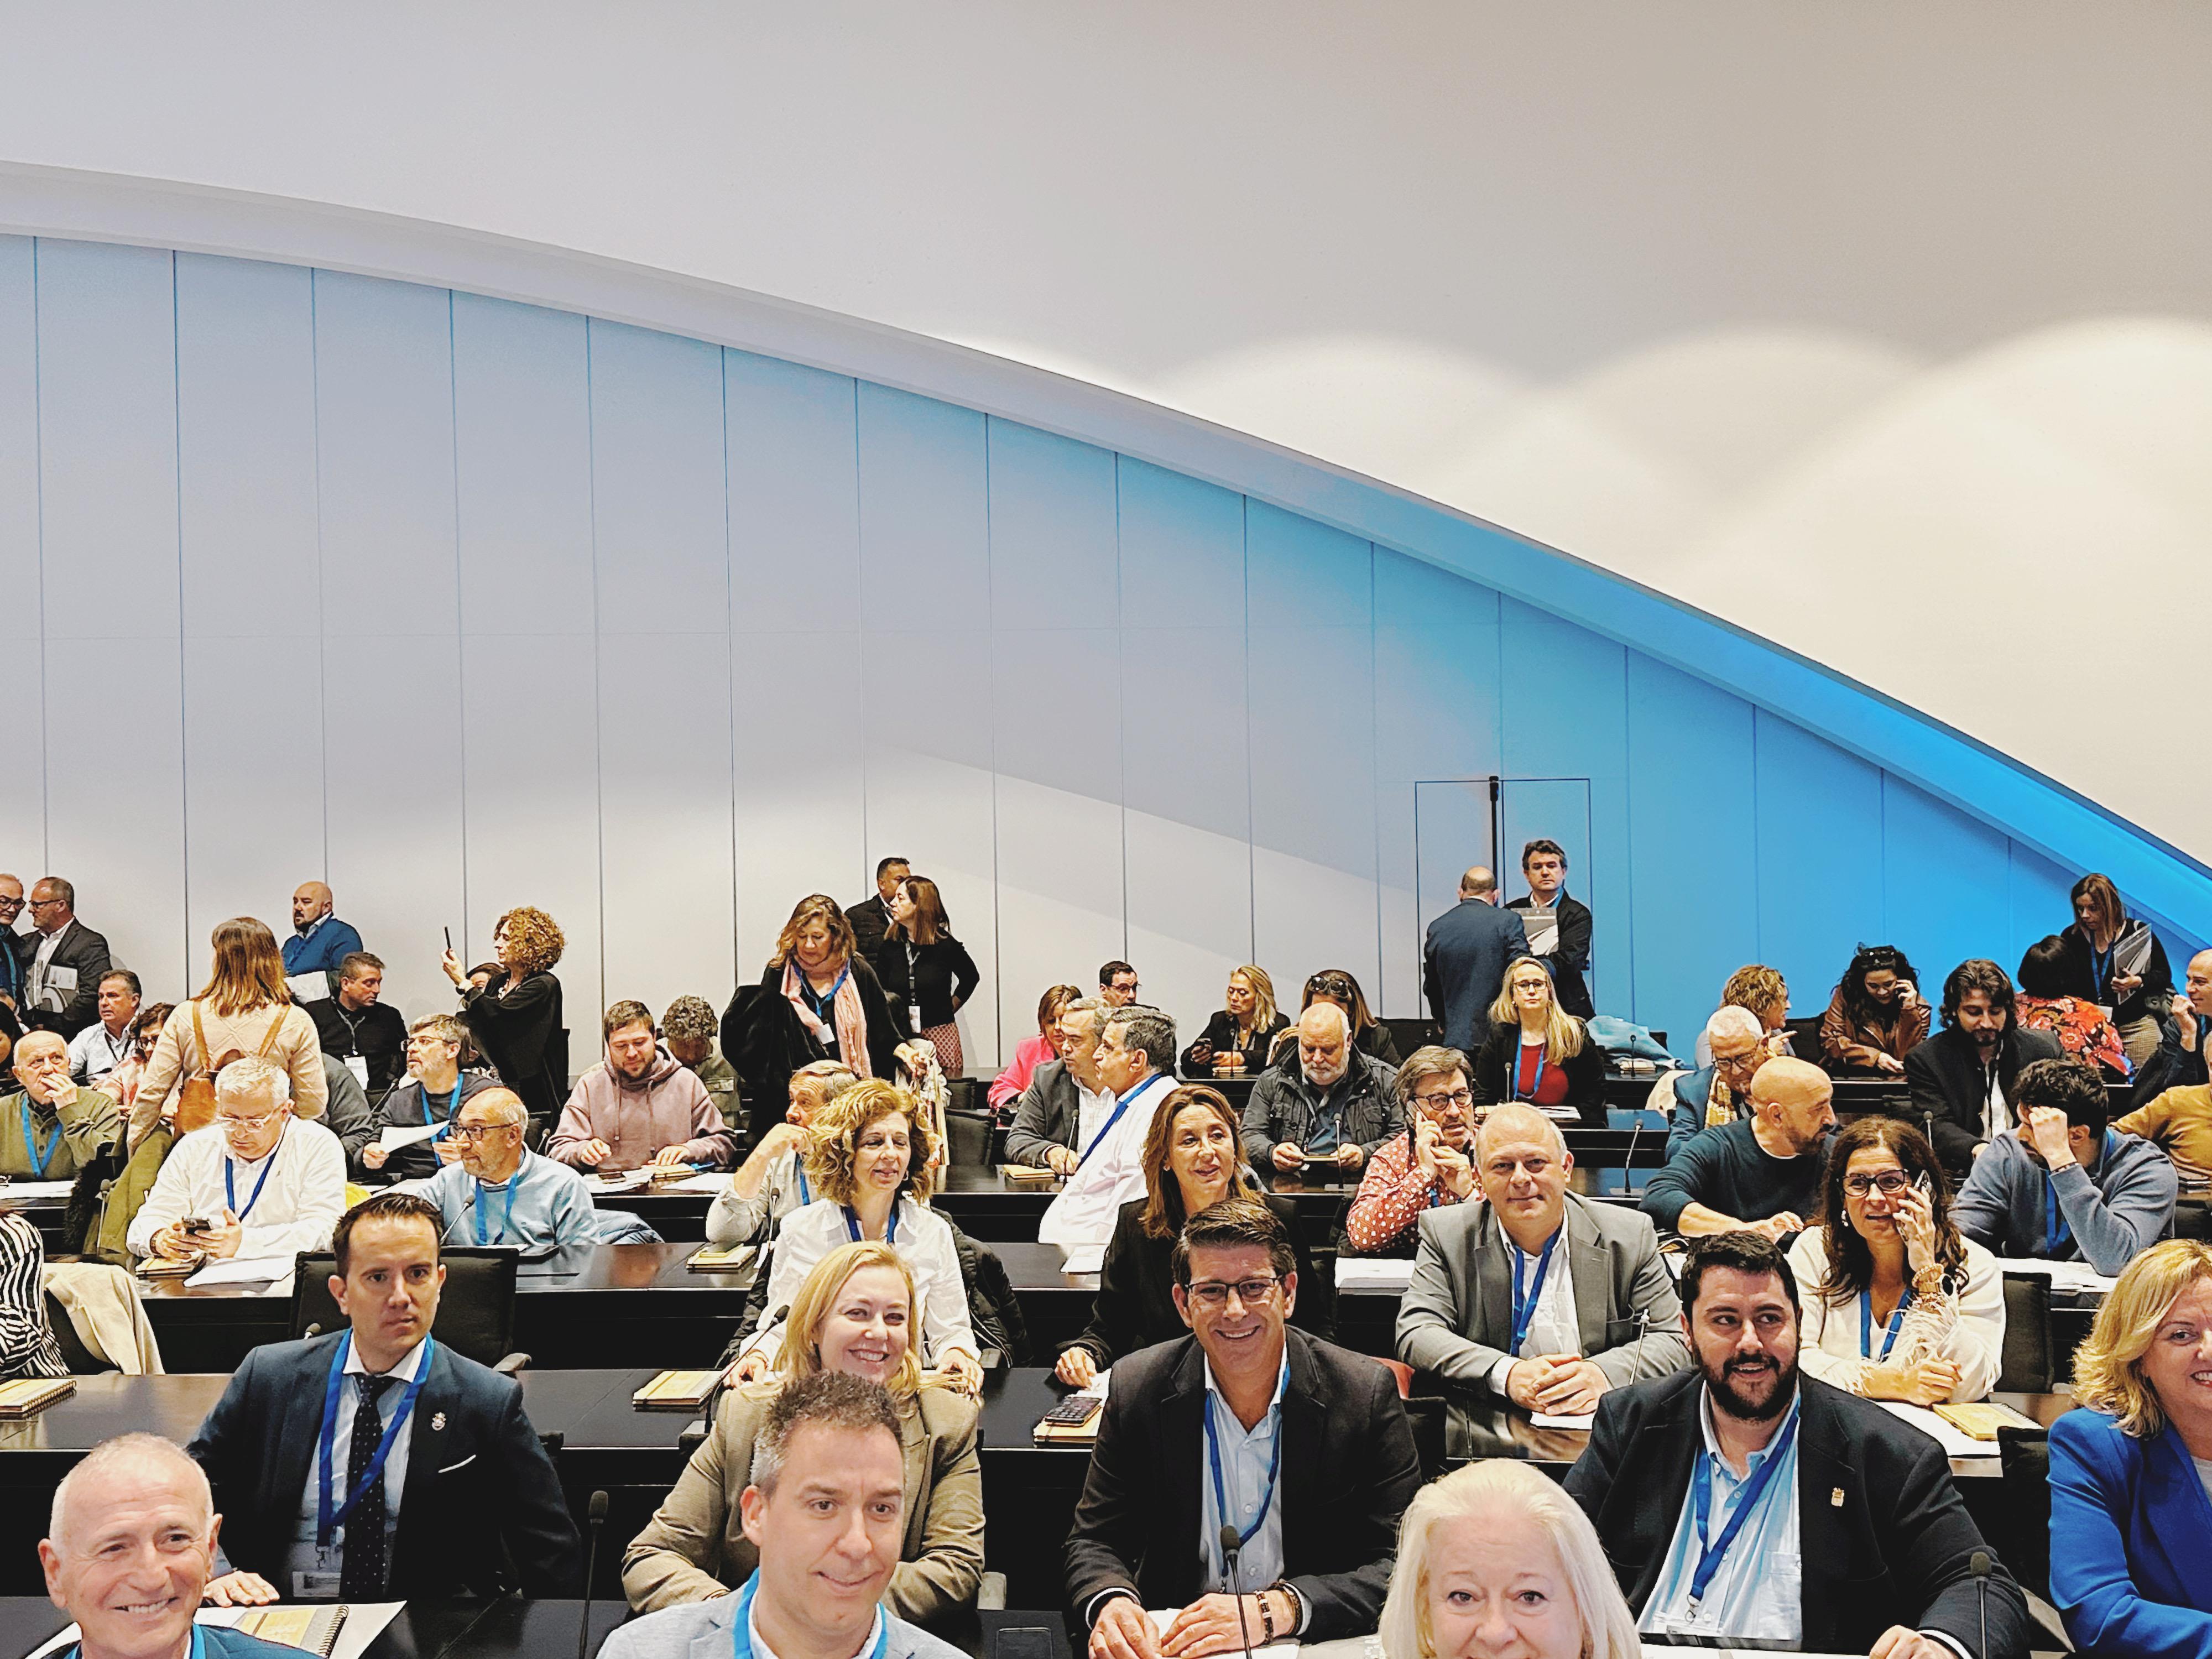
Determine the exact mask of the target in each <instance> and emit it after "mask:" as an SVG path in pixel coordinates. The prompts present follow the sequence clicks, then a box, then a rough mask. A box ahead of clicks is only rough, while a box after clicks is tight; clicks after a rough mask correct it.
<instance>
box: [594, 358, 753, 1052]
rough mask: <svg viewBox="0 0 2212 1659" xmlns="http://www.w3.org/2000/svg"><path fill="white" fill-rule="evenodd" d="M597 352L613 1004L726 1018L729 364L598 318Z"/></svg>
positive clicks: (603, 876)
mask: <svg viewBox="0 0 2212 1659" xmlns="http://www.w3.org/2000/svg"><path fill="white" fill-rule="evenodd" d="M591 348H592V351H591V362H592V501H593V506H592V522H593V526H594V543H595V545H596V548H597V554H596V558H597V561H598V568H599V829H600V847H601V862H600V871H599V880H600V894H601V905H602V926H603V927H604V928H605V945H604V956H605V981H606V982H605V997H606V1000H609V1001H612V1000H617V999H619V998H623V997H635V998H637V999H639V1000H641V1001H643V1002H645V1003H647V1004H648V1005H649V1006H652V1007H653V1009H654V1010H655V1012H658V1011H659V1010H660V1009H662V1008H665V1006H667V1005H668V1003H669V1002H670V1000H672V999H673V998H675V997H678V996H680V995H683V994H685V993H692V994H697V995H700V996H703V997H705V998H706V999H707V1000H708V1001H710V1002H714V1003H716V1004H717V1005H718V1006H719V1004H720V1002H721V1001H722V1000H726V996H727V994H728V989H729V985H730V981H731V975H732V971H733V968H734V963H735V960H736V951H735V937H734V935H735V927H736V914H735V906H736V884H735V883H736V878H735V867H734V854H733V850H732V836H733V828H732V819H731V800H730V796H731V789H730V710H731V705H730V695H731V686H730V645H729V635H728V622H727V619H728V617H729V604H730V587H729V559H728V539H727V510H728V509H727V505H726V492H725V489H724V483H723V465H724V456H723V435H722V362H721V353H720V351H719V350H718V349H715V348H714V347H712V346H707V345H702V344H701V343H698V342H697V341H694V340H679V339H677V338H675V337H673V336H671V335H665V334H651V333H647V332H645V331H642V330H639V329H631V328H623V327H619V326H613V325H606V324H602V323H598V322H594V323H593V324H592V327H591ZM593 1012H597V1011H596V1010H595V1011H593ZM581 1020H582V1015H581V1014H580V1013H579V1014H578V1015H576V1016H575V1017H574V1018H572V1019H571V1020H570V1022H569V1023H570V1025H571V1026H572V1028H574V1029H575V1030H578V1031H583V1030H585V1027H584V1025H583V1024H581ZM592 1030H594V1031H596V1021H593V1022H592ZM595 1046H596V1038H595V1037H594V1038H593V1039H592V1041H588V1042H584V1043H583V1045H582V1047H581V1048H580V1049H578V1050H577V1052H578V1053H585V1052H589V1051H590V1050H591V1049H592V1048H593V1047H595Z"/></svg>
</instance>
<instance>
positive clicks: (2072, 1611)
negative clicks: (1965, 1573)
mask: <svg viewBox="0 0 2212 1659" xmlns="http://www.w3.org/2000/svg"><path fill="white" fill-rule="evenodd" d="M2051 1601H2052V1602H2053V1603H2055V1604H2056V1605H2057V1608H2058V1611H2059V1613H2061V1614H2062V1615H2063V1616H2064V1618H2065V1620H2066V1633H2067V1634H2068V1635H2069V1636H2070V1637H2072V1638H2074V1644H2075V1646H2076V1647H2078V1648H2082V1649H2089V1648H2093V1649H2095V1650H2096V1651H2097V1652H2099V1653H2100V1654H2115V1655H2134V1654H2140V1655H2142V1656H2144V1659H2151V1656H2157V1659H2192V1656H2193V1659H2212V1498H2207V1497H2206V1496H2205V1495H2204V1486H2203V1482H2202V1481H2200V1480H2197V1466H2196V1464H2194V1463H2192V1462H2191V1461H2190V1458H2189V1449H2188V1448H2187V1447H2186V1446H2185V1445H2183V1444H2182V1443H2181V1437H2180V1436H2179V1435H2178V1434H2176V1433H2175V1432H2174V1431H2173V1429H2172V1425H2167V1426H2166V1428H2164V1429H2162V1430H2160V1431H2159V1432H2158V1433H2157V1434H2154V1435H2152V1436H2151V1437H2148V1439H2143V1440H2138V1439H2136V1437H2134V1436H2133V1435H2131V1434H2126V1433H2124V1432H2123V1431H2121V1429H2120V1426H2119V1425H2118V1423H2117V1422H2115V1421H2114V1420H2113V1419H2112V1418H2111V1417H2109V1416H2107V1415H2106V1413H2103V1412H2093V1411H2089V1410H2087V1409H2086V1408H2084V1409H2081V1410H2076V1411H2070V1412H2069V1413H2066V1415H2065V1416H2063V1417H2062V1418H2060V1419H2058V1420H2057V1422H2056V1423H2054V1424H2052V1425H2051Z"/></svg>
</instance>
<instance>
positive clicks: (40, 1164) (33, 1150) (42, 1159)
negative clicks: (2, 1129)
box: [0, 941, 62, 1181]
mask: <svg viewBox="0 0 2212 1659" xmlns="http://www.w3.org/2000/svg"><path fill="white" fill-rule="evenodd" d="M7 948H8V946H7V944H6V942H5V941H0V951H4V950H6V949H7ZM22 1106H23V1145H24V1146H27V1147H28V1148H29V1149H30V1154H31V1163H32V1165H33V1167H34V1168H35V1169H36V1170H38V1172H39V1179H40V1180H41V1181H43V1180H45V1179H46V1165H47V1164H51V1163H52V1162H53V1161H54V1148H55V1147H57V1146H60V1145H61V1144H62V1125H61V1109H60V1108H59V1107H57V1108H55V1109H54V1138H53V1139H52V1140H50V1141H48V1142H47V1143H46V1150H45V1151H44V1152H41V1151H40V1150H39V1130H38V1126H37V1125H36V1124H34V1123H33V1122H32V1121H31V1091H29V1090H28V1089H26V1090H25V1091H23V1101H22Z"/></svg>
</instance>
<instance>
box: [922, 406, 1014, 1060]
mask: <svg viewBox="0 0 2212 1659" xmlns="http://www.w3.org/2000/svg"><path fill="white" fill-rule="evenodd" d="M991 427H992V420H991V417H990V416H988V415H986V416H984V417H983V637H984V639H985V640H986V641H996V640H997V639H998V637H999V593H998V587H999V565H998V560H997V557H996V556H995V550H994V547H993V545H992V537H993V534H994V531H995V529H996V527H997V521H996V519H995V517H994V514H993V513H992V511H991ZM998 656H999V653H997V652H996V651H995V650H994V651H991V652H990V653H989V659H990V666H989V668H988V669H987V670H986V672H987V673H988V674H989V676H990V681H989V683H987V684H986V685H985V686H984V688H983V708H984V717H985V719H986V720H987V721H988V722H989V726H988V732H989V736H988V738H987V741H988V743H989V744H990V750H991V1042H992V1045H993V1051H994V1053H995V1052H998V1047H997V1045H998V1042H999V1037H1000V1033H1001V1032H1002V1030H1004V1027H1003V1025H1002V1024H1001V1023H1000V1018H999V1016H1000V1011H1001V1007H1000V1006H1001V1004H1003V1003H1004V1001H1005V1000H1006V973H1005V971H1004V970H1005V965H1006V958H1005V957H1004V956H1003V955H1002V954H1001V949H1002V946H1001V941H1000V934H999V921H1000V905H999V867H1000V863H999V699H998V695H997V691H998V686H997V681H998V675H999V662H998ZM917 1000H919V999H917ZM915 1036H921V1032H919V1031H917V1032H915ZM961 1059H962V1060H963V1061H965V1060H966V1059H967V1055H966V1054H964V1053H963V1054H962V1055H961Z"/></svg>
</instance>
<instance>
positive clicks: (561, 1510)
mask: <svg viewBox="0 0 2212 1659" xmlns="http://www.w3.org/2000/svg"><path fill="white" fill-rule="evenodd" d="M442 1225H443V1224H442V1221H441V1218H440V1216H439V1213H438V1210H437V1206H435V1205H433V1204H431V1203H429V1202H428V1200H424V1199H422V1198H418V1197H416V1196H415V1195H414V1194H409V1193H382V1194H378V1195H377V1196H376V1197H374V1198H372V1199H369V1200H367V1201H366V1202H364V1203H362V1204H359V1205H356V1206H355V1207H354V1208H353V1209H351V1210H349V1211H348V1212H346V1214H345V1215H344V1216H343V1218H341V1219H340V1220H339V1222H338V1225H337V1236H336V1237H335V1238H334V1239H333V1240H332V1249H333V1250H334V1251H335V1253H336V1255H337V1267H338V1272H337V1274H336V1275H334V1276H333V1277H332V1278H331V1294H332V1295H333V1296H335V1297H337V1302H338V1306H339V1308H340V1309H341V1310H343V1312H344V1314H345V1316H346V1318H347V1319H348V1320H349V1322H350V1325H351V1328H350V1329H349V1330H348V1331H345V1332H343V1333H340V1334H337V1335H334V1336H319V1337H312V1338H310V1339H308V1340H307V1341H304V1342H276V1343H270V1344H266V1345H264V1346H261V1347H258V1348H256V1349H254V1350H253V1351H252V1352H251V1353H249V1354H248V1355H247V1356H246V1363H245V1364H243V1365H241V1366H240V1367H239V1369H238V1372H237V1374H236V1375H235V1376H233V1377H232V1378H231V1380H230V1386H229V1387H228V1389H225V1390H224V1391H223V1396H222V1399H221V1400H220V1401H217V1402H216V1407H215V1409H214V1410H213V1411H211V1412H210V1413H208V1417H207V1421H205V1422H204V1423H203V1424H201V1425H200V1431H199V1433H198V1435H197V1436H196V1437H194V1439H193V1441H192V1443H191V1446H190V1447H188V1448H187V1449H188V1450H189V1451H190V1452H191V1455H193V1457H194V1458H196V1459H197V1460H198V1462H199V1464H200V1467H201V1468H204V1469H205V1470H206V1471H207V1473H208V1479H209V1480H210V1482H211V1483H212V1485H213V1486H214V1488H215V1501H216V1509H217V1510H218V1511H220V1512H221V1513H222V1516H223V1517H224V1527H223V1534H222V1541H223V1546H224V1549H225V1551H226V1553H227V1554H228V1557H229V1564H230V1566H231V1567H232V1569H233V1571H230V1572H228V1573H227V1574H225V1575H224V1576H223V1577H221V1578H218V1579H216V1581H215V1582H214V1583H212V1584H210V1586H209V1587H208V1594H209V1595H210V1597H211V1598H212V1599H214V1600H215V1601H216V1602H218V1603H220V1604H224V1605H230V1604H237V1603H247V1602H261V1601H275V1600H277V1599H278V1598H279V1595H280V1594H281V1596H282V1599H283V1600H285V1601H302V1600H304V1601H315V1600H323V1601H330V1600H334V1599H343V1600H345V1601H398V1600H403V1599H413V1598H415V1597H418V1596H422V1597H432V1598H436V1597H444V1596H454V1595H483V1596H491V1595H504V1594H506V1593H507V1592H508V1591H510V1590H514V1589H520V1591H521V1593H522V1594H523V1595H545V1596H553V1595H569V1594H571V1593H572V1592H573V1591H574V1589H575V1586H576V1584H577V1582H578V1578H579V1575H580V1573H581V1572H582V1571H583V1559H582V1557H583V1552H582V1550H581V1548H580V1547H579V1544H578V1541H577V1536H576V1523H575V1522H574V1520H573V1519H572V1518H571V1517H570V1516H569V1514H568V1505H567V1504H566V1503H565V1502H564V1501H563V1500H562V1496H561V1482H560V1479H559V1477H558V1476H557V1475H556V1474H554V1472H553V1464H552V1461H551V1460H550V1458H548V1457H547V1456H546V1455H545V1449H544V1447H543V1446H541V1445H540V1444H539V1443H538V1436H537V1433H536V1431H533V1430H532V1428H531V1426H530V1419H529V1418H528V1417H526V1415H524V1413H523V1410H522V1390H521V1389H520V1388H518V1387H517V1386H516V1385H515V1383H514V1382H513V1380H512V1379H511V1378H508V1377H505V1376H500V1375H499V1373H497V1372H496V1371H493V1370H488V1369H486V1368H485V1367H484V1366H482V1365H479V1364H477V1363H476V1362H475V1361H474V1360H472V1359H465V1358H462V1357H461V1356H460V1355H459V1354H457V1353H455V1352H453V1350H452V1349H450V1348H448V1347H447V1346H445V1345H444V1344H443V1343H440V1342H435V1341H433V1340H430V1327H431V1324H432V1322H434V1321H435V1319H436V1317H437V1313H438V1294H439V1291H440V1290H441V1287H442V1286H443V1285H444V1284H445V1281H446V1270H445V1268H444V1267H443V1266H442V1265H441V1263H440V1262H439V1261H438V1236H439V1233H440V1232H441V1230H442ZM364 1407H366V1409H364ZM324 1455H328V1457H329V1458H330V1460H331V1462H330V1465H329V1467H330V1468H331V1469H332V1471H333V1475H334V1478H333V1480H331V1484H330V1485H329V1486H327V1487H325V1486H323V1485H322V1484H321V1481H320V1479H319V1472H320V1470H321V1468H323V1467H324V1465H323V1463H322V1457H323V1456H324ZM368 1516H375V1517H376V1522H370V1521H369V1520H368V1519H367V1518H366V1517H368Z"/></svg>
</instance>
